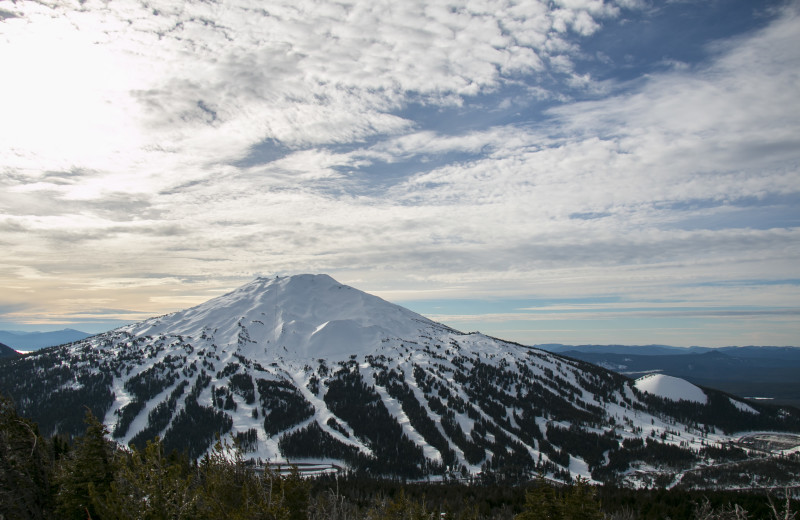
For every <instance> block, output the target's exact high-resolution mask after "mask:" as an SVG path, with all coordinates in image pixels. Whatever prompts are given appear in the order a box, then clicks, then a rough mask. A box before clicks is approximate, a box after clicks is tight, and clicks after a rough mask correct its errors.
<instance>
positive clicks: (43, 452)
mask: <svg viewBox="0 0 800 520" xmlns="http://www.w3.org/2000/svg"><path fill="white" fill-rule="evenodd" d="M51 478H52V463H51V457H50V453H48V449H47V444H46V443H45V441H44V439H42V437H41V436H40V435H39V428H38V426H37V425H36V423H34V422H32V421H30V420H28V419H24V418H22V417H20V416H19V415H17V411H16V408H15V407H14V405H13V403H12V402H11V401H10V400H9V399H6V398H5V397H3V396H0V518H49V517H50V516H52V508H53V502H52V500H51V496H50V482H51Z"/></svg>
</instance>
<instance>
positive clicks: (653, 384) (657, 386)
mask: <svg viewBox="0 0 800 520" xmlns="http://www.w3.org/2000/svg"><path fill="white" fill-rule="evenodd" d="M635 386H636V388H638V389H639V390H641V391H642V392H647V393H648V394H653V395H657V396H659V397H663V398H664V399H669V400H671V401H692V402H695V403H702V404H705V403H707V402H708V397H707V396H706V394H705V392H703V391H702V390H701V389H700V388H699V387H697V386H695V385H693V384H692V383H690V382H689V381H686V380H685V379H681V378H679V377H672V376H667V375H664V374H648V375H646V376H642V377H640V378H639V379H637V380H636V383H635Z"/></svg>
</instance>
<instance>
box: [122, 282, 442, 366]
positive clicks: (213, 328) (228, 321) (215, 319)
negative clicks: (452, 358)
mask: <svg viewBox="0 0 800 520" xmlns="http://www.w3.org/2000/svg"><path fill="white" fill-rule="evenodd" d="M446 329H447V328H446V327H444V326H443V325H440V324H437V323H436V322H433V321H431V320H429V319H427V318H425V317H423V316H420V315H419V314H416V313H414V312H411V311H410V310H408V309H405V308H403V307H400V306H398V305H395V304H393V303H389V302H387V301H385V300H382V299H381V298H378V297H377V296H373V295H371V294H367V293H365V292H362V291H359V290H357V289H354V288H352V287H349V286H347V285H342V284H340V283H339V282H337V281H336V280H334V279H333V278H331V277H330V276H328V275H324V274H318V275H312V274H301V275H295V276H287V277H275V278H257V279H255V280H254V281H252V282H250V283H248V284H246V285H244V286H242V287H240V288H238V289H236V290H235V291H232V292H230V293H228V294H225V295H223V296H219V297H217V298H214V299H212V300H209V301H208V302H206V303H203V304H201V305H198V306H196V307H192V308H191V309H187V310H184V311H180V312H176V313H174V314H169V315H167V316H164V317H161V318H154V319H150V320H147V321H144V322H142V323H139V324H136V325H132V326H130V327H124V328H123V329H122V330H126V331H128V332H130V333H131V334H133V335H137V336H138V335H163V334H170V335H177V334H180V335H184V336H195V337H199V336H202V335H204V334H205V335H207V336H211V337H213V338H214V341H215V343H216V344H217V345H218V346H220V347H223V348H224V349H226V350H227V348H229V347H231V348H234V349H235V350H236V351H237V352H238V353H239V354H242V355H246V356H251V357H261V356H273V355H276V356H283V357H284V358H294V359H298V360H300V359H303V360H305V359H315V358H324V359H329V360H338V359H344V358H346V357H348V356H350V355H353V354H356V355H364V354H367V353H369V352H370V351H372V350H373V349H374V348H375V347H376V346H378V345H380V343H381V341H382V340H392V339H399V338H404V337H408V338H413V337H416V336H417V335H419V334H420V333H424V332H425V331H428V332H430V331H432V330H446Z"/></svg>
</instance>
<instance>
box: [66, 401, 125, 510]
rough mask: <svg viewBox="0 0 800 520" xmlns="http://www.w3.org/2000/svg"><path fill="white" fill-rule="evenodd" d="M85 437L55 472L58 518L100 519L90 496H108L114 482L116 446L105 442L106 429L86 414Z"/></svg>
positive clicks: (88, 413)
mask: <svg viewBox="0 0 800 520" xmlns="http://www.w3.org/2000/svg"><path fill="white" fill-rule="evenodd" d="M84 422H85V423H86V433H84V435H83V437H78V438H77V439H76V441H75V447H74V449H73V450H72V451H71V452H69V454H68V455H67V456H65V457H64V458H62V459H61V463H60V464H59V467H58V468H57V471H56V479H55V480H56V484H57V486H58V491H57V493H56V501H57V504H58V513H59V517H60V518H65V519H72V518H74V519H76V520H85V519H86V518H87V517H91V518H95V519H96V518H100V515H99V514H98V512H97V510H96V509H95V507H94V505H93V503H92V499H91V496H92V494H95V495H98V496H101V495H104V494H106V493H108V491H109V489H110V486H111V482H113V480H114V456H115V453H116V446H115V445H114V443H112V442H111V441H109V440H107V439H106V436H107V435H108V429H107V428H106V427H105V426H104V425H103V424H102V423H101V422H100V421H98V420H97V418H96V417H95V416H94V415H92V412H91V411H89V410H88V409H87V410H86V417H85V418H84Z"/></svg>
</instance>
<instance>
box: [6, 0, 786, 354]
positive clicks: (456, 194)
mask: <svg viewBox="0 0 800 520" xmlns="http://www.w3.org/2000/svg"><path fill="white" fill-rule="evenodd" d="M0 63H2V79H0V329H5V330H54V329H60V328H64V327H72V328H77V329H80V330H84V331H87V332H101V331H105V330H108V329H110V328H113V327H116V326H119V325H122V324H125V323H130V322H134V321H138V320H141V319H145V318H148V317H151V316H155V315H161V314H165V313H168V312H172V311H176V310H179V309H183V308H186V307H189V306H192V305H195V304H199V303H201V302H203V301H205V300H207V299H209V298H212V297H214V296H217V295H219V294H222V293H224V292H227V291H229V290H232V289H234V288H236V287H237V286H239V285H241V284H243V283H246V282H248V281H249V280H251V279H252V278H253V277H255V276H271V275H290V274H297V273H327V274H330V275H331V276H333V277H334V278H336V279H337V280H339V281H340V282H342V283H345V284H348V285H351V286H354V287H356V288H358V289H361V290H364V291H367V292H370V293H373V294H377V295H378V296H381V297H383V298H385V299H387V300H389V301H392V302H394V303H398V304H401V305H404V306H406V307H408V308H410V309H412V310H414V311H416V312H420V313H422V314H424V315H426V316H428V317H430V318H433V319H436V320H438V321H441V322H444V323H446V324H448V325H450V326H453V327H455V328H457V329H460V330H463V331H475V330H479V331H481V332H484V333H487V334H490V335H493V336H496V337H500V338H503V339H508V340H512V341H517V342H520V343H524V344H542V343H567V344H585V343H603V344H607V343H618V344H669V345H677V346H689V345H704V346H723V345H800V262H799V261H798V259H800V98H799V97H798V94H799V93H800V3H798V2H791V1H759V2H752V1H750V0H698V1H693V0H673V1H654V0H653V1H651V0H609V1H601V0H548V1H539V0H523V1H515V0H494V1H482V0H444V1H439V0H430V1H417V0H403V1H401V2H398V1H396V0H393V1H382V0H366V1H360V0H346V1H341V2H329V1H324V0H321V1H311V0H291V1H288V0H287V1H281V0H231V1H228V0H219V1H214V0H206V1H197V0H189V1H183V0H181V1H169V0H155V1H149V0H137V1H131V0H114V1H112V2H106V1H102V2H101V1H96V0H85V1H75V2H61V1H52V0H42V1H36V2H32V1H26V0H17V1H15V2H9V1H6V0H0Z"/></svg>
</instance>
